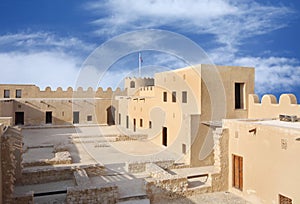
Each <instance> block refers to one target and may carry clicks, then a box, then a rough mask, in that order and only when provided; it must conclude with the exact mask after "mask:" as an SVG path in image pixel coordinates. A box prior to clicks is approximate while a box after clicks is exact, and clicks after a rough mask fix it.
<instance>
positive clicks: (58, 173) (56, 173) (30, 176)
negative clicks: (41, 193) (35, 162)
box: [18, 164, 105, 185]
mask: <svg viewBox="0 0 300 204" xmlns="http://www.w3.org/2000/svg"><path fill="white" fill-rule="evenodd" d="M76 169H84V170H85V171H86V172H87V174H88V175H89V176H90V175H92V176H96V175H97V176H99V175H104V174H105V167H104V166H102V165H100V164H94V165H77V166H74V165H71V166H47V167H46V166H44V167H35V168H25V169H23V171H22V178H21V179H20V181H19V182H18V184H22V185H25V184H39V183H48V182H53V181H60V180H68V179H73V178H74V171H76Z"/></svg>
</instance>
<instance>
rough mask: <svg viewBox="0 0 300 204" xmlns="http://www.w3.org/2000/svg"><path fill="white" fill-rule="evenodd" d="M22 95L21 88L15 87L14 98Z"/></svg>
mask: <svg viewBox="0 0 300 204" xmlns="http://www.w3.org/2000/svg"><path fill="white" fill-rule="evenodd" d="M21 97H22V90H21V89H17V90H16V98H21Z"/></svg>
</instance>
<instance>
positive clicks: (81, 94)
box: [0, 84, 127, 99]
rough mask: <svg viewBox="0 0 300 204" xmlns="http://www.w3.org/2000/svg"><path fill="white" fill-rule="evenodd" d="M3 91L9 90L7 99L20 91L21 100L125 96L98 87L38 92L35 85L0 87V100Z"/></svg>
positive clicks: (122, 92)
mask: <svg viewBox="0 0 300 204" xmlns="http://www.w3.org/2000/svg"><path fill="white" fill-rule="evenodd" d="M4 90H9V94H10V96H9V98H12V99H14V98H16V95H15V92H16V90H21V92H22V94H21V98H112V97H114V96H115V95H121V96H122V95H126V93H127V91H126V90H121V89H120V88H117V89H116V90H112V88H110V87H109V88H107V89H106V90H103V89H102V88H101V87H99V88H98V89H97V90H94V89H93V88H92V87H88V88H87V89H84V88H82V87H78V88H76V89H73V88H72V87H68V88H67V89H66V90H63V89H62V88H61V87H58V88H57V89H56V90H52V89H51V87H46V88H45V90H40V88H39V87H38V86H35V85H5V84H3V85H0V98H4Z"/></svg>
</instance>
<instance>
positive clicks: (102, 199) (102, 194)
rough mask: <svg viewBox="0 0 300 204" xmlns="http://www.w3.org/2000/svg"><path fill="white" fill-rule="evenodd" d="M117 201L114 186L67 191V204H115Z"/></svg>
mask: <svg viewBox="0 0 300 204" xmlns="http://www.w3.org/2000/svg"><path fill="white" fill-rule="evenodd" d="M117 199H118V187H117V186H115V185H104V186H90V187H88V188H86V187H83V188H82V187H80V186H76V187H69V188H68V189H67V199H66V203H67V204H71V203H72V204H73V203H106V204H110V203H112V204H115V203H116V202H117Z"/></svg>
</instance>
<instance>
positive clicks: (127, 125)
mask: <svg viewBox="0 0 300 204" xmlns="http://www.w3.org/2000/svg"><path fill="white" fill-rule="evenodd" d="M126 128H129V116H128V115H126Z"/></svg>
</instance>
